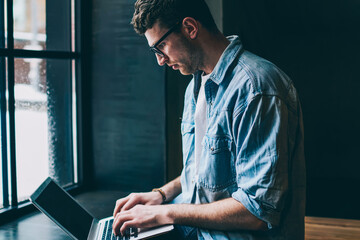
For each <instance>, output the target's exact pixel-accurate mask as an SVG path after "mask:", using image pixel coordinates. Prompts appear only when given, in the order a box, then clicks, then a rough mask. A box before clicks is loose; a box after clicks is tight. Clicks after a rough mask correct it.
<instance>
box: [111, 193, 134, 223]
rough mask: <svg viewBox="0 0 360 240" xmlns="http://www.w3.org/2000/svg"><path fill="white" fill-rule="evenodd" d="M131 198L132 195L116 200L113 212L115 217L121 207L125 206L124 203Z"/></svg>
mask: <svg viewBox="0 0 360 240" xmlns="http://www.w3.org/2000/svg"><path fill="white" fill-rule="evenodd" d="M129 198H130V196H127V197H125V198H120V199H119V200H117V201H116V204H115V208H114V212H113V216H114V218H115V216H116V214H117V213H118V212H120V210H121V208H122V207H123V206H124V204H125V203H126V202H127V201H128V199H129Z"/></svg>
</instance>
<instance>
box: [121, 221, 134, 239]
mask: <svg viewBox="0 0 360 240" xmlns="http://www.w3.org/2000/svg"><path fill="white" fill-rule="evenodd" d="M133 227H136V221H135V220H131V221H127V222H124V223H123V225H122V226H121V228H120V233H121V235H122V236H124V235H125V233H126V229H129V228H133Z"/></svg>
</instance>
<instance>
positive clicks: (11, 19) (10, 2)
mask: <svg viewBox="0 0 360 240" xmlns="http://www.w3.org/2000/svg"><path fill="white" fill-rule="evenodd" d="M7 24H8V25H7V27H8V34H7V36H8V38H7V39H8V42H7V45H8V49H9V50H10V52H11V50H13V49H14V35H13V32H14V13H13V0H8V1H7ZM9 33H10V34H9ZM14 85H15V76H14V57H12V56H9V58H8V92H9V99H8V102H9V136H10V139H9V144H10V183H11V186H10V187H11V205H12V207H17V205H18V199H17V184H16V156H15V154H16V151H15V147H16V144H15V96H14V94H15V93H14Z"/></svg>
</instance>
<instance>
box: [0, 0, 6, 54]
mask: <svg viewBox="0 0 360 240" xmlns="http://www.w3.org/2000/svg"><path fill="white" fill-rule="evenodd" d="M5 9H6V3H5V2H4V1H2V0H0V48H4V47H5V30H6V26H5V19H6V16H5V14H6V11H5Z"/></svg>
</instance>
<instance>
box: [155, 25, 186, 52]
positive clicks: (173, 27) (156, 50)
mask: <svg viewBox="0 0 360 240" xmlns="http://www.w3.org/2000/svg"><path fill="white" fill-rule="evenodd" d="M179 24H180V23H177V24H175V25H174V26H172V27H171V28H170V29H169V31H167V32H166V33H165V34H164V35H163V36H162V37H161V38H160V39H159V40H158V41H157V42H156V43H155V44H154V45H152V46H151V47H150V51H152V52H153V53H155V54H157V55H159V56H160V57H164V56H165V54H164V53H163V52H162V51H161V50H160V49H158V48H157V46H158V45H159V44H160V43H161V42H162V41H164V40H165V38H167V36H169V35H170V34H171V33H172V32H174V31H175V29H176V28H177V26H178V25H179Z"/></svg>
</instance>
